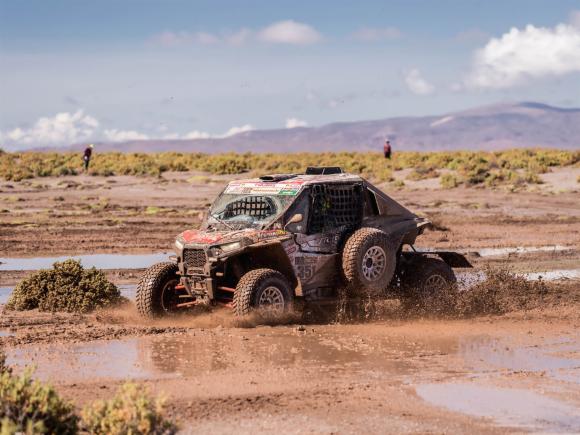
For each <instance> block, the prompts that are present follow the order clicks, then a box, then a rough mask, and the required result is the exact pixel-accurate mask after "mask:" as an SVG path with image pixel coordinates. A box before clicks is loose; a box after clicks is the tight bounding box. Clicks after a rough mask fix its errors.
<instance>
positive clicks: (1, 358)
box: [0, 349, 12, 374]
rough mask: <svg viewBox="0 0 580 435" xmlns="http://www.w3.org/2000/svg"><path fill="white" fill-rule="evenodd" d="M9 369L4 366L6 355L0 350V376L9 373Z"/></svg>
mask: <svg viewBox="0 0 580 435" xmlns="http://www.w3.org/2000/svg"><path fill="white" fill-rule="evenodd" d="M11 371H12V370H11V369H10V367H8V366H7V365H6V354H5V353H4V351H3V350H2V349H0V374H1V373H4V372H11Z"/></svg>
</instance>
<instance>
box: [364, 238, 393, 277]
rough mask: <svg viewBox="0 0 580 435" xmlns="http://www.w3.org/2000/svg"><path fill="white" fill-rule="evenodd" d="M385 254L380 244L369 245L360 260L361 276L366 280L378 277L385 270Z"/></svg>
mask: <svg viewBox="0 0 580 435" xmlns="http://www.w3.org/2000/svg"><path fill="white" fill-rule="evenodd" d="M386 264H387V255H386V254H385V251H384V250H383V248H381V247H380V246H371V247H370V248H369V249H368V250H367V252H366V253H365V255H364V256H363V260H362V272H363V276H364V277H365V278H366V279H367V280H368V281H375V280H377V279H378V278H380V277H381V276H382V274H383V272H384V271H385V268H386Z"/></svg>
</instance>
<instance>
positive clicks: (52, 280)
mask: <svg viewBox="0 0 580 435" xmlns="http://www.w3.org/2000/svg"><path fill="white" fill-rule="evenodd" d="M120 301H121V294H120V292H119V289H118V288H117V287H116V286H115V285H114V284H113V283H111V282H109V281H108V280H107V278H106V276H105V274H104V273H103V272H102V271H100V270H97V269H95V268H94V267H93V268H90V269H84V268H83V267H82V266H81V263H80V261H77V260H72V259H71V260H66V261H63V262H56V263H54V265H53V268H52V269H49V270H40V271H38V272H36V273H33V274H32V275H30V276H29V277H27V278H25V279H24V280H22V281H20V282H19V283H18V285H17V286H16V287H15V288H14V291H13V292H12V294H11V295H10V299H9V300H8V303H7V304H6V308H7V309H9V310H18V311H23V310H33V309H36V308H38V309H40V310H41V311H66V312H69V313H73V312H74V313H86V312H88V311H92V310H94V309H95V308H99V307H104V306H107V305H111V304H116V303H118V302H120Z"/></svg>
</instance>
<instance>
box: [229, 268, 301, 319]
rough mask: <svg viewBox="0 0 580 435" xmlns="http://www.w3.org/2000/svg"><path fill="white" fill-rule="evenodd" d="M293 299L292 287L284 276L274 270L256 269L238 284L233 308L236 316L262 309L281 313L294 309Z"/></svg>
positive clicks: (243, 277)
mask: <svg viewBox="0 0 580 435" xmlns="http://www.w3.org/2000/svg"><path fill="white" fill-rule="evenodd" d="M293 299H294V296H293V291H292V287H291V285H290V283H289V282H288V280H287V279H286V277H285V276H284V275H282V274H281V273H280V272H277V271H275V270H272V269H255V270H251V271H249V272H248V273H246V274H245V275H244V276H242V278H241V279H240V281H239V282H238V285H237V286H236V291H235V292H234V301H233V308H234V313H235V314H236V316H245V315H247V314H250V312H251V311H252V310H255V309H260V308H264V309H271V310H272V311H274V312H280V313H281V312H284V311H288V310H290V309H291V308H292V302H293Z"/></svg>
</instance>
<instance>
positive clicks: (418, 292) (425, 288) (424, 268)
mask: <svg viewBox="0 0 580 435" xmlns="http://www.w3.org/2000/svg"><path fill="white" fill-rule="evenodd" d="M456 282H457V278H456V277H455V273H454V272H453V269H452V268H451V267H450V266H449V265H448V264H447V263H445V262H444V261H443V260H440V259H438V258H429V257H421V258H417V259H415V260H414V261H412V262H411V263H409V264H408V265H407V266H405V271H404V274H403V277H402V279H401V285H402V290H403V297H402V302H403V304H404V306H405V307H406V308H418V309H421V310H423V311H448V310H449V309H451V308H452V305H453V304H454V302H455V297H456V292H457V286H456V285H455V284H456Z"/></svg>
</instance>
